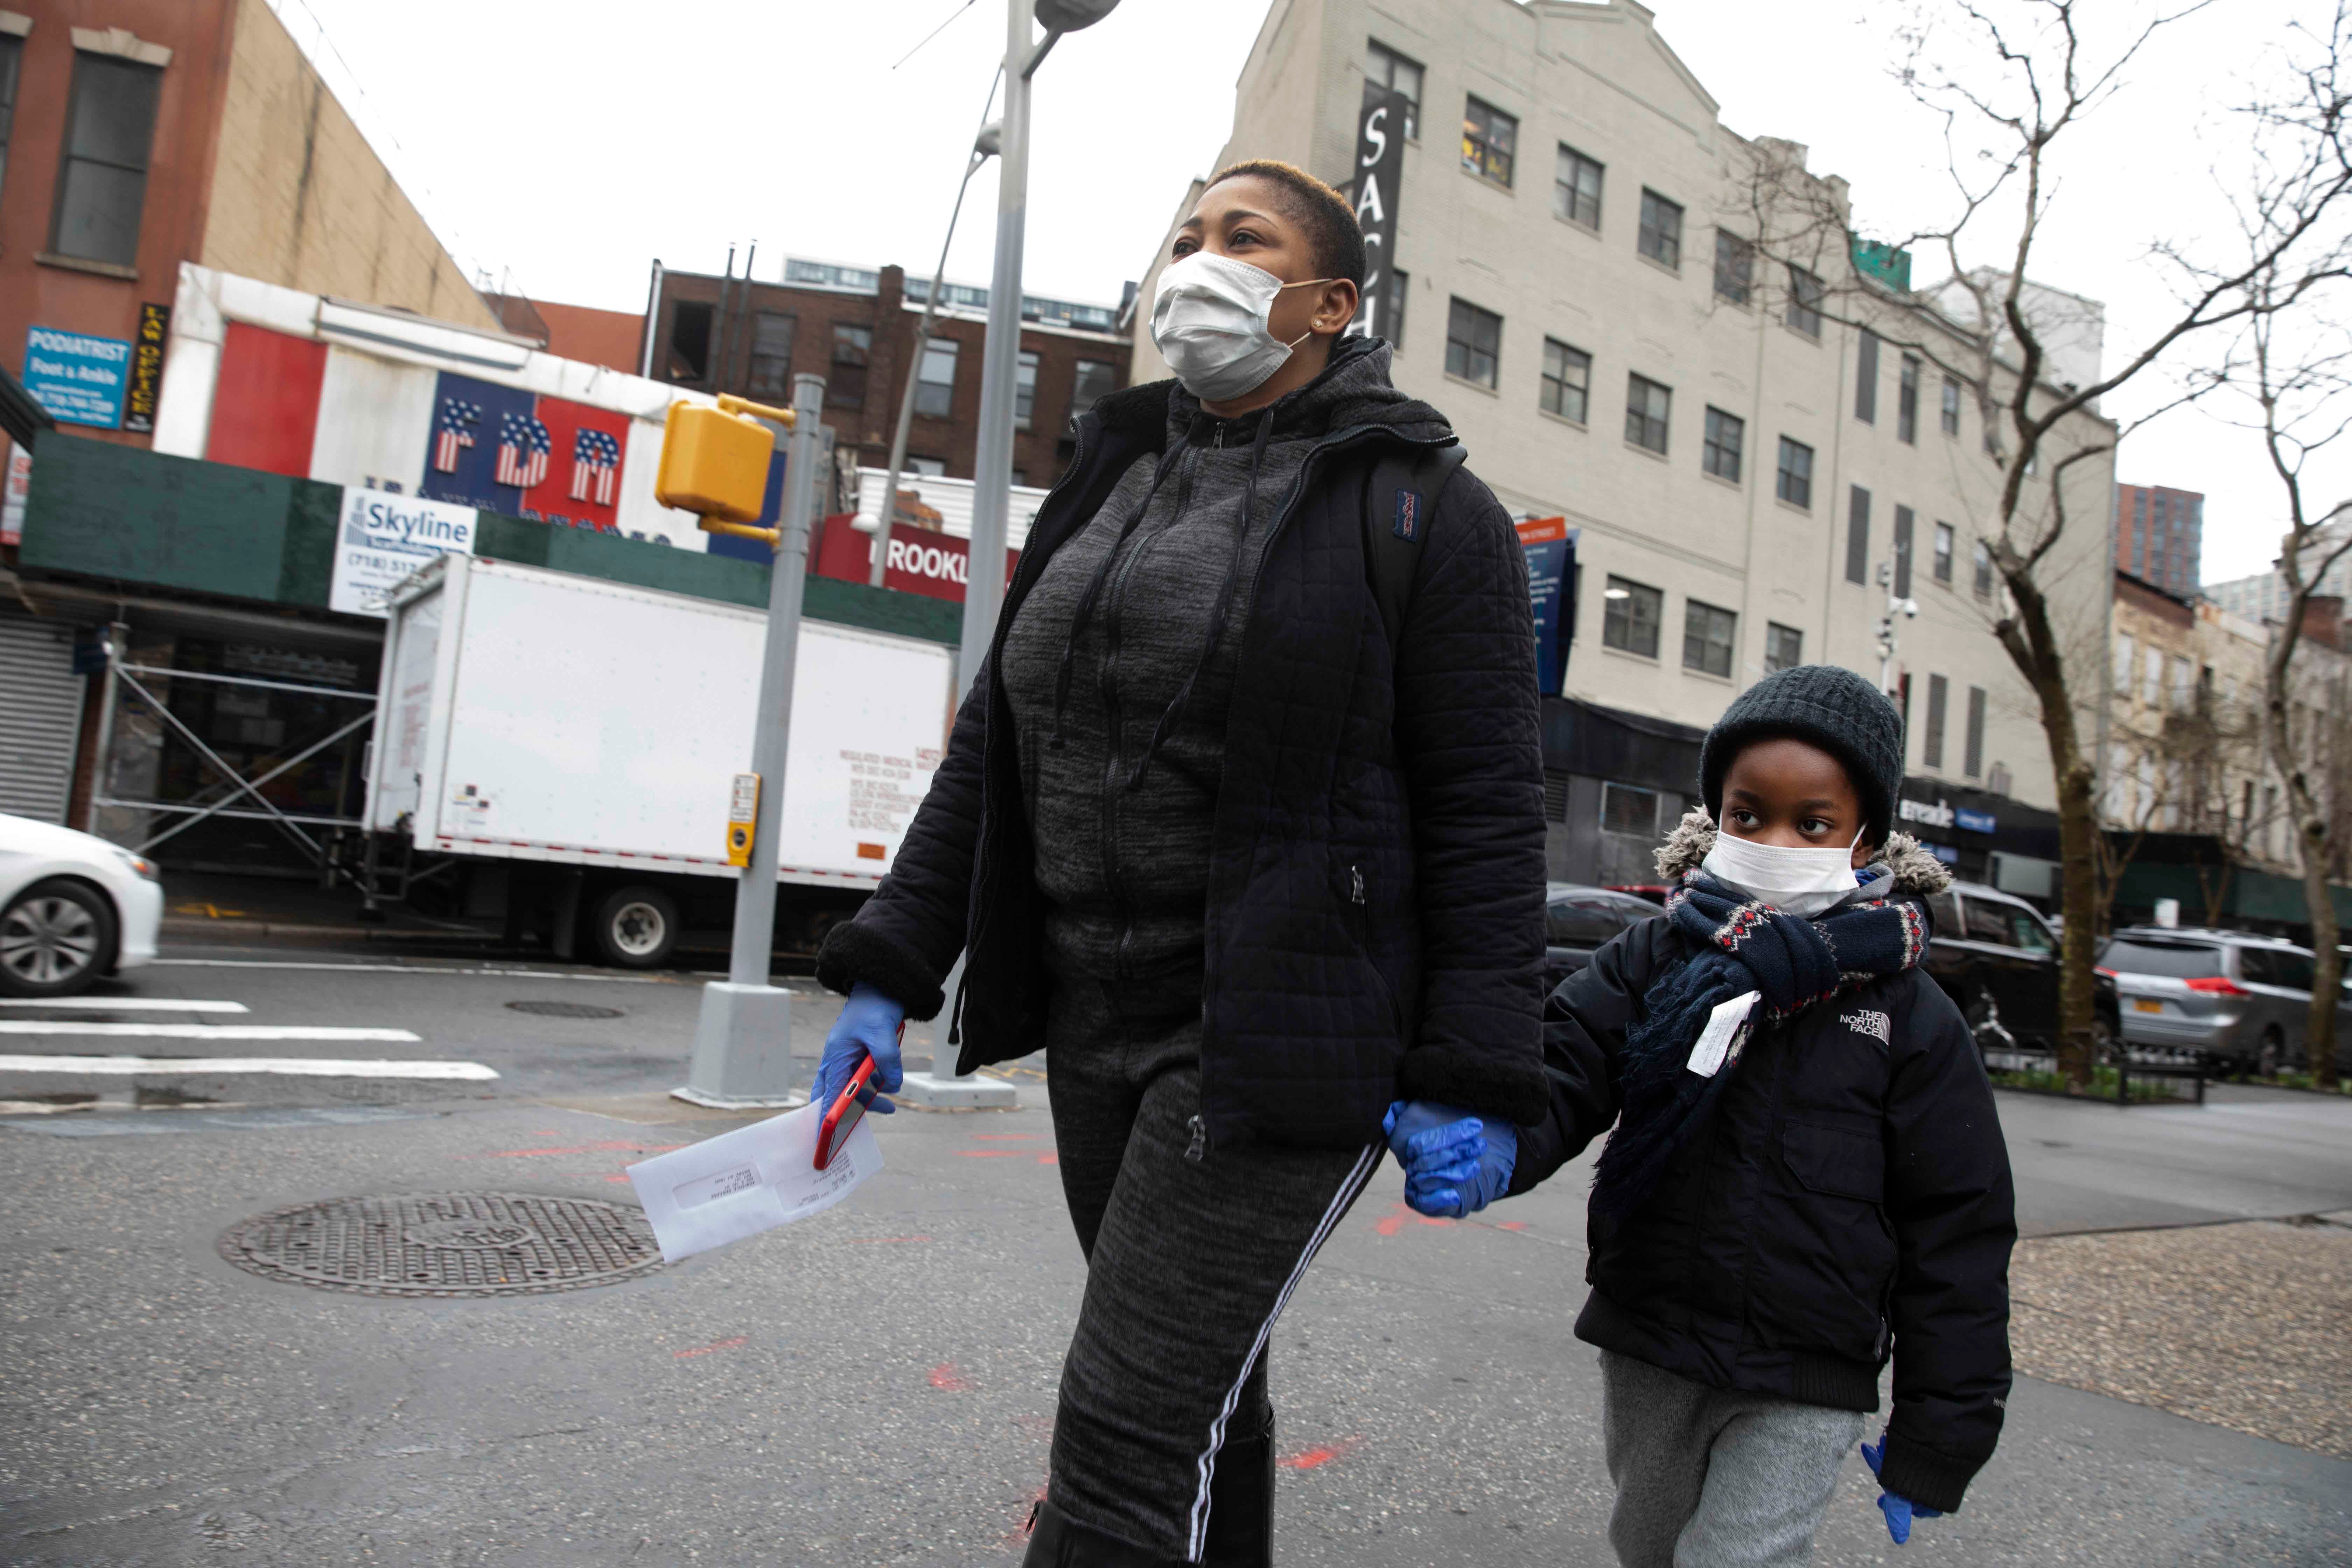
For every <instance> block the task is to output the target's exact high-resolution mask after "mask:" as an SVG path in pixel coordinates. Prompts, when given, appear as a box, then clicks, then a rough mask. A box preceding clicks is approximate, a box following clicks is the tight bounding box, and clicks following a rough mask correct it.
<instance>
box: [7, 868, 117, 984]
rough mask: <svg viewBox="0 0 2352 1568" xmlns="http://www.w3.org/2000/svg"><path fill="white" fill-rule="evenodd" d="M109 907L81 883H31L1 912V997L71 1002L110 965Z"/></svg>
mask: <svg viewBox="0 0 2352 1568" xmlns="http://www.w3.org/2000/svg"><path fill="white" fill-rule="evenodd" d="M118 940H119V929H118V927H117V924H116V921H115V918H114V906H113V905H112V904H111V903H110V902H109V901H108V900H107V897H106V895H105V894H103V893H101V892H100V891H99V890H98V889H95V888H93V887H91V886H89V884H88V883H86V882H77V881H72V880H70V879H67V878H63V877H53V878H51V879H48V880H47V881H46V882H36V883H34V884H33V885H32V886H31V887H29V888H27V889H25V890H24V891H23V892H21V893H19V894H17V895H16V898H15V899H14V900H11V901H10V903H9V905H8V907H7V909H6V910H0V994H7V995H10V996H71V995H73V994H76V993H78V992H81V991H87V990H88V989H89V986H90V984H91V983H92V982H94V981H96V980H97V979H98V977H99V976H100V975H101V974H103V973H106V972H107V971H108V970H109V969H110V968H112V967H113V965H114V957H115V944H116V942H117V941H118Z"/></svg>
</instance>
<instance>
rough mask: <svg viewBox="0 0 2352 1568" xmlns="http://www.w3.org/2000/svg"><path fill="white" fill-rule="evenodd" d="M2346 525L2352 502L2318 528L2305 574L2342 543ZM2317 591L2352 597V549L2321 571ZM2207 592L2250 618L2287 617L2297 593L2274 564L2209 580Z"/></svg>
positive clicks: (2351, 522)
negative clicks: (2243, 574)
mask: <svg viewBox="0 0 2352 1568" xmlns="http://www.w3.org/2000/svg"><path fill="white" fill-rule="evenodd" d="M2347 529H2352V506H2342V507H2338V508H2336V511H2335V513H2334V515H2332V516H2331V517H2329V518H2328V520H2327V521H2326V522H2325V523H2323V524H2321V525H2320V527H2319V528H2318V529H2317V530H2316V531H2315V535H2314V543H2313V545H2312V547H2311V548H2309V549H2307V550H2305V552H2304V559H2305V565H2304V568H2303V574H2304V575H2305V576H2306V577H2308V576H2310V575H2311V574H2312V569H2313V567H2314V565H2315V564H2316V563H2318V562H2320V561H2325V560H2326V559H2327V555H2328V552H2330V551H2333V550H2335V549H2337V548H2338V547H2340V546H2341V545H2342V544H2343V542H2344V534H2345V531H2346V530H2347ZM2281 531H2282V532H2284V529H2282V530H2281ZM2318 591H2319V592H2320V593H2322V594H2328V595H2335V596H2336V598H2339V599H2344V600H2347V601H2352V551H2347V552H2346V553H2344V554H2343V555H2340V556H2338V557H2336V561H2335V562H2334V563H2332V564H2330V565H2328V566H2327V567H2326V569H2325V570H2323V571H2321V572H2320V573H2319V585H2318ZM2205 596H2206V597H2207V598H2209V599H2211V600H2212V601H2213V602H2214V603H2215V604H2217V605H2221V606H2222V607H2223V608H2224V609H2226V610H2229V611H2231V613H2232V614H2235V615H2240V616H2245V617H2246V618H2247V619H2248V620H2250V621H2284V619H2286V613H2287V611H2288V609H2289V608H2290V607H2292V605H2293V604H2294V595H2293V594H2292V593H2290V592H2288V590H2287V585H2286V574H2284V572H2281V571H2279V570H2278V569H2277V568H2276V567H2275V566H2273V568H2272V569H2271V570H2270V571H2268V572H2258V573H2256V574H2254V575H2252V576H2251V577H2232V578H2230V579H2229V580H2227V581H2226V582H2221V583H2208V584H2205Z"/></svg>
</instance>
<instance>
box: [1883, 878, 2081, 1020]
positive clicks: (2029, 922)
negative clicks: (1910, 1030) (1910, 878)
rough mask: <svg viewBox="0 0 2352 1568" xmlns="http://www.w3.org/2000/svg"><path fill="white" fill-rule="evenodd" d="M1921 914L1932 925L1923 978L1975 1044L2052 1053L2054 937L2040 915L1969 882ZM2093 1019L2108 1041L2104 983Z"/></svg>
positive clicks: (2014, 899)
mask: <svg viewBox="0 0 2352 1568" xmlns="http://www.w3.org/2000/svg"><path fill="white" fill-rule="evenodd" d="M1927 909H1928V912H1929V913H1930V914H1931V915H1932V916H1933V917H1934V919H1935V924H1936V934H1935V940H1934V941H1932V942H1929V943H1928V945H1927V973H1929V974H1930V975H1932V976H1934V977H1935V981H1936V984H1938V985H1941V986H1942V987H1943V988H1944V994H1946V995H1947V996H1949V997H1950V998H1951V999H1952V1002H1953V1004H1954V1005H1956V1006H1958V1008H1959V1010H1960V1012H1961V1014H1962V1015H1963V1016H1966V1017H1967V1019H1968V1021H1969V1028H1970V1029H1972V1030H1973V1031H1975V1034H1976V1037H1977V1040H1978V1043H1979V1046H1992V1047H2002V1046H2004V1045H2005V1044H2010V1045H2016V1046H2022V1047H2027V1048H2029V1049H2033V1050H2041V1051H2047V1050H2053V1049H2055V1048H2056V1046H2057V1042H2058V933H2057V932H2056V931H2053V930H2052V929H2051V927H2050V922H2049V921H2045V920H2043V919H2042V914H2041V911H2040V910H2036V909H2035V908H2034V907H2033V906H2032V904H2029V903H2027V902H2026V901H2025V900H2023V899H2021V898H2018V897H2016V896H2014V895H2013V894H2010V893H2004V892H2001V891H2000V890H1999V889H1993V888H1987V887H1983V886H1980V885H1979V884H1976V883H1972V882H1960V883H1956V884H1954V885H1953V886H1952V887H1950V888H1948V889H1946V890H1945V891H1943V892H1940V893H1937V895H1936V896H1935V897H1934V898H1932V899H1929V900H1927ZM2092 1016H2093V1019H2094V1024H2095V1027H2096V1028H2098V1029H2100V1030H2102V1031H2104V1032H2105V1036H2106V1037H2107V1038H2108V1039H2112V1038H2114V1037H2115V1030H2116V996H2115V993H2114V991H2113V989H2112V988H2111V987H2110V986H2109V985H2108V984H2107V983H2106V982H2105V981H2104V980H2102V981H2101V982H2100V984H2099V987H2098V994H2097V996H2096V997H2095V1000H2094V1002H2093V1013H2092ZM2004 1036H2006V1037H2007V1039H2006V1041H2004V1039H2003V1037H2004Z"/></svg>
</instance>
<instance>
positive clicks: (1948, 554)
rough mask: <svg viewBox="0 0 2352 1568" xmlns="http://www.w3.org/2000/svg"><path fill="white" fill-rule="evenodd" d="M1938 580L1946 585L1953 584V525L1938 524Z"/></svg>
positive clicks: (1946, 523)
mask: <svg viewBox="0 0 2352 1568" xmlns="http://www.w3.org/2000/svg"><path fill="white" fill-rule="evenodd" d="M1936 581H1937V582H1938V583H1941V584H1944V586H1946V587H1950V586H1951V585H1952V525H1951V524H1950V523H1948V522H1939V523H1937V525H1936Z"/></svg>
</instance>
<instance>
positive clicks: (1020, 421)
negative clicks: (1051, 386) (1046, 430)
mask: <svg viewBox="0 0 2352 1568" xmlns="http://www.w3.org/2000/svg"><path fill="white" fill-rule="evenodd" d="M1036 412H1037V355H1036V353H1035V352H1034V351H1033V350H1030V349H1023V350H1022V351H1021V363H1020V366H1019V368H1018V369H1016V370H1015V371H1014V372H1013V428H1014V429H1015V430H1026V429H1027V428H1029V420H1030V417H1031V416H1033V415H1034V414H1035V413H1036Z"/></svg>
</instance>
